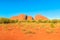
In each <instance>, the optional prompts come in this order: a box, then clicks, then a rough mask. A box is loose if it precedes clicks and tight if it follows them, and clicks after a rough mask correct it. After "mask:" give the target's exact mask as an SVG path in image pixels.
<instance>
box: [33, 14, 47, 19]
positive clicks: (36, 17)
mask: <svg viewBox="0 0 60 40" xmlns="http://www.w3.org/2000/svg"><path fill="white" fill-rule="evenodd" d="M34 20H48V18H46V17H44V16H42V15H36V16H35V18H34Z"/></svg>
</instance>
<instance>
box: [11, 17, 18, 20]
mask: <svg viewBox="0 0 60 40" xmlns="http://www.w3.org/2000/svg"><path fill="white" fill-rule="evenodd" d="M10 19H11V20H18V16H13V17H11V18H10Z"/></svg>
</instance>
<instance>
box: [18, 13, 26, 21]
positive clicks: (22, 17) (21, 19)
mask: <svg viewBox="0 0 60 40" xmlns="http://www.w3.org/2000/svg"><path fill="white" fill-rule="evenodd" d="M18 20H19V21H23V20H26V15H24V14H20V15H19V16H18Z"/></svg>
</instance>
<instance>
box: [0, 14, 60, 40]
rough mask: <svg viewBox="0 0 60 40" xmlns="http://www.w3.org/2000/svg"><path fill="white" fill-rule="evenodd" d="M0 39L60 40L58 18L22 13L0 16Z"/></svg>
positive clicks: (59, 22) (59, 21)
mask: <svg viewBox="0 0 60 40" xmlns="http://www.w3.org/2000/svg"><path fill="white" fill-rule="evenodd" d="M0 40H60V20H59V19H49V18H47V17H45V16H42V15H36V16H35V17H34V18H33V17H32V16H27V15H24V14H20V15H18V16H13V17H11V18H0Z"/></svg>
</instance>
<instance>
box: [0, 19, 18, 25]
mask: <svg viewBox="0 0 60 40" xmlns="http://www.w3.org/2000/svg"><path fill="white" fill-rule="evenodd" d="M17 22H18V20H10V19H8V18H0V24H8V23H17Z"/></svg>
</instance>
